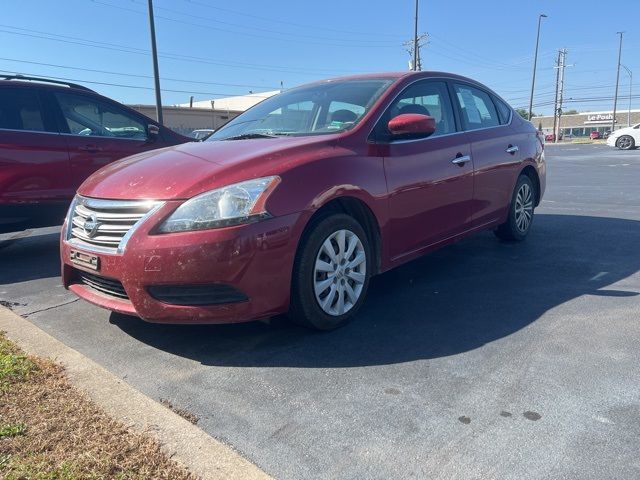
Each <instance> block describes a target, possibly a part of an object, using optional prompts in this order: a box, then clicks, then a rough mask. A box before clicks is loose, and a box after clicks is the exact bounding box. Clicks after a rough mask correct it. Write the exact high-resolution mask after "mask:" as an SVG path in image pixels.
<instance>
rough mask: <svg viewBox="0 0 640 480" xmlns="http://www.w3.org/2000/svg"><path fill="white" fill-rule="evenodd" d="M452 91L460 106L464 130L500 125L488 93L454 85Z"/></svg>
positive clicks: (467, 86) (466, 86)
mask: <svg viewBox="0 0 640 480" xmlns="http://www.w3.org/2000/svg"><path fill="white" fill-rule="evenodd" d="M454 89H455V92H456V96H457V97H458V103H459V104H460V110H461V113H462V124H463V126H464V129H465V130H477V129H479V128H488V127H497V126H498V125H500V120H499V119H498V112H497V111H496V107H495V105H494V104H493V101H492V100H491V97H489V94H488V93H485V92H483V91H482V90H479V89H477V88H474V87H471V86H469V85H460V84H455V85H454Z"/></svg>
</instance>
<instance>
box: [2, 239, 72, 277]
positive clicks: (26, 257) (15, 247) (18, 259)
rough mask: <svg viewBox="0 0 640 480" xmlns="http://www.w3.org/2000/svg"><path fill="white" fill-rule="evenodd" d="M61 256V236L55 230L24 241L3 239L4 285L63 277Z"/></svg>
mask: <svg viewBox="0 0 640 480" xmlns="http://www.w3.org/2000/svg"><path fill="white" fill-rule="evenodd" d="M52 230H54V231H53V232H52ZM58 230H59V229H58ZM5 237H6V239H5ZM59 252H60V232H59V231H55V229H52V228H47V229H44V230H43V231H35V232H33V233H29V234H28V235H27V236H24V237H22V236H20V235H18V234H17V235H16V236H15V238H12V237H9V236H6V235H3V238H2V239H0V285H8V284H12V283H21V282H27V281H29V280H37V279H40V278H50V277H59V276H60V253H59Z"/></svg>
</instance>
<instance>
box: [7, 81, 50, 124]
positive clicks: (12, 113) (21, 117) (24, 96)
mask: <svg viewBox="0 0 640 480" xmlns="http://www.w3.org/2000/svg"><path fill="white" fill-rule="evenodd" d="M0 128H6V129H10V130H29V131H32V132H44V131H46V128H45V126H44V120H43V115H42V107H41V105H40V100H39V98H38V92H37V91H36V90H33V89H27V88H0Z"/></svg>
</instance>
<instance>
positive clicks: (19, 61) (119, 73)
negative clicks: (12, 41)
mask: <svg viewBox="0 0 640 480" xmlns="http://www.w3.org/2000/svg"><path fill="white" fill-rule="evenodd" d="M0 60H4V61H7V62H16V63H26V64H29V65H39V66H43V67H54V68H64V69H67V70H77V71H82V72H91V73H104V74H107V75H117V76H120V77H131V78H153V77H152V76H151V75H138V74H135V73H124V72H112V71H108V70H96V69H93V68H84V67H72V66H69V65H58V64H55V63H44V62H34V61H30V60H18V59H16V58H4V57H0ZM161 79H162V80H166V81H169V82H181V83H195V84H200V85H218V86H223V87H245V88H273V89H277V88H280V87H279V86H271V85H250V84H243V83H220V82H204V81H201V80H186V79H184V78H171V77H161Z"/></svg>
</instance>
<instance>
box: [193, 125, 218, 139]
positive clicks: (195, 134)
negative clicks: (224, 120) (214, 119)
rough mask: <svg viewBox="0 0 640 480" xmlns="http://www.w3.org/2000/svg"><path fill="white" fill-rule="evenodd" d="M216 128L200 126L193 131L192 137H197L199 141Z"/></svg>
mask: <svg viewBox="0 0 640 480" xmlns="http://www.w3.org/2000/svg"><path fill="white" fill-rule="evenodd" d="M213 132H215V130H211V129H209V128H199V129H197V130H194V131H193V132H191V137H192V138H195V139H196V140H198V141H203V140H206V139H207V137H209V136H210V135H211V134H212V133H213Z"/></svg>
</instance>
